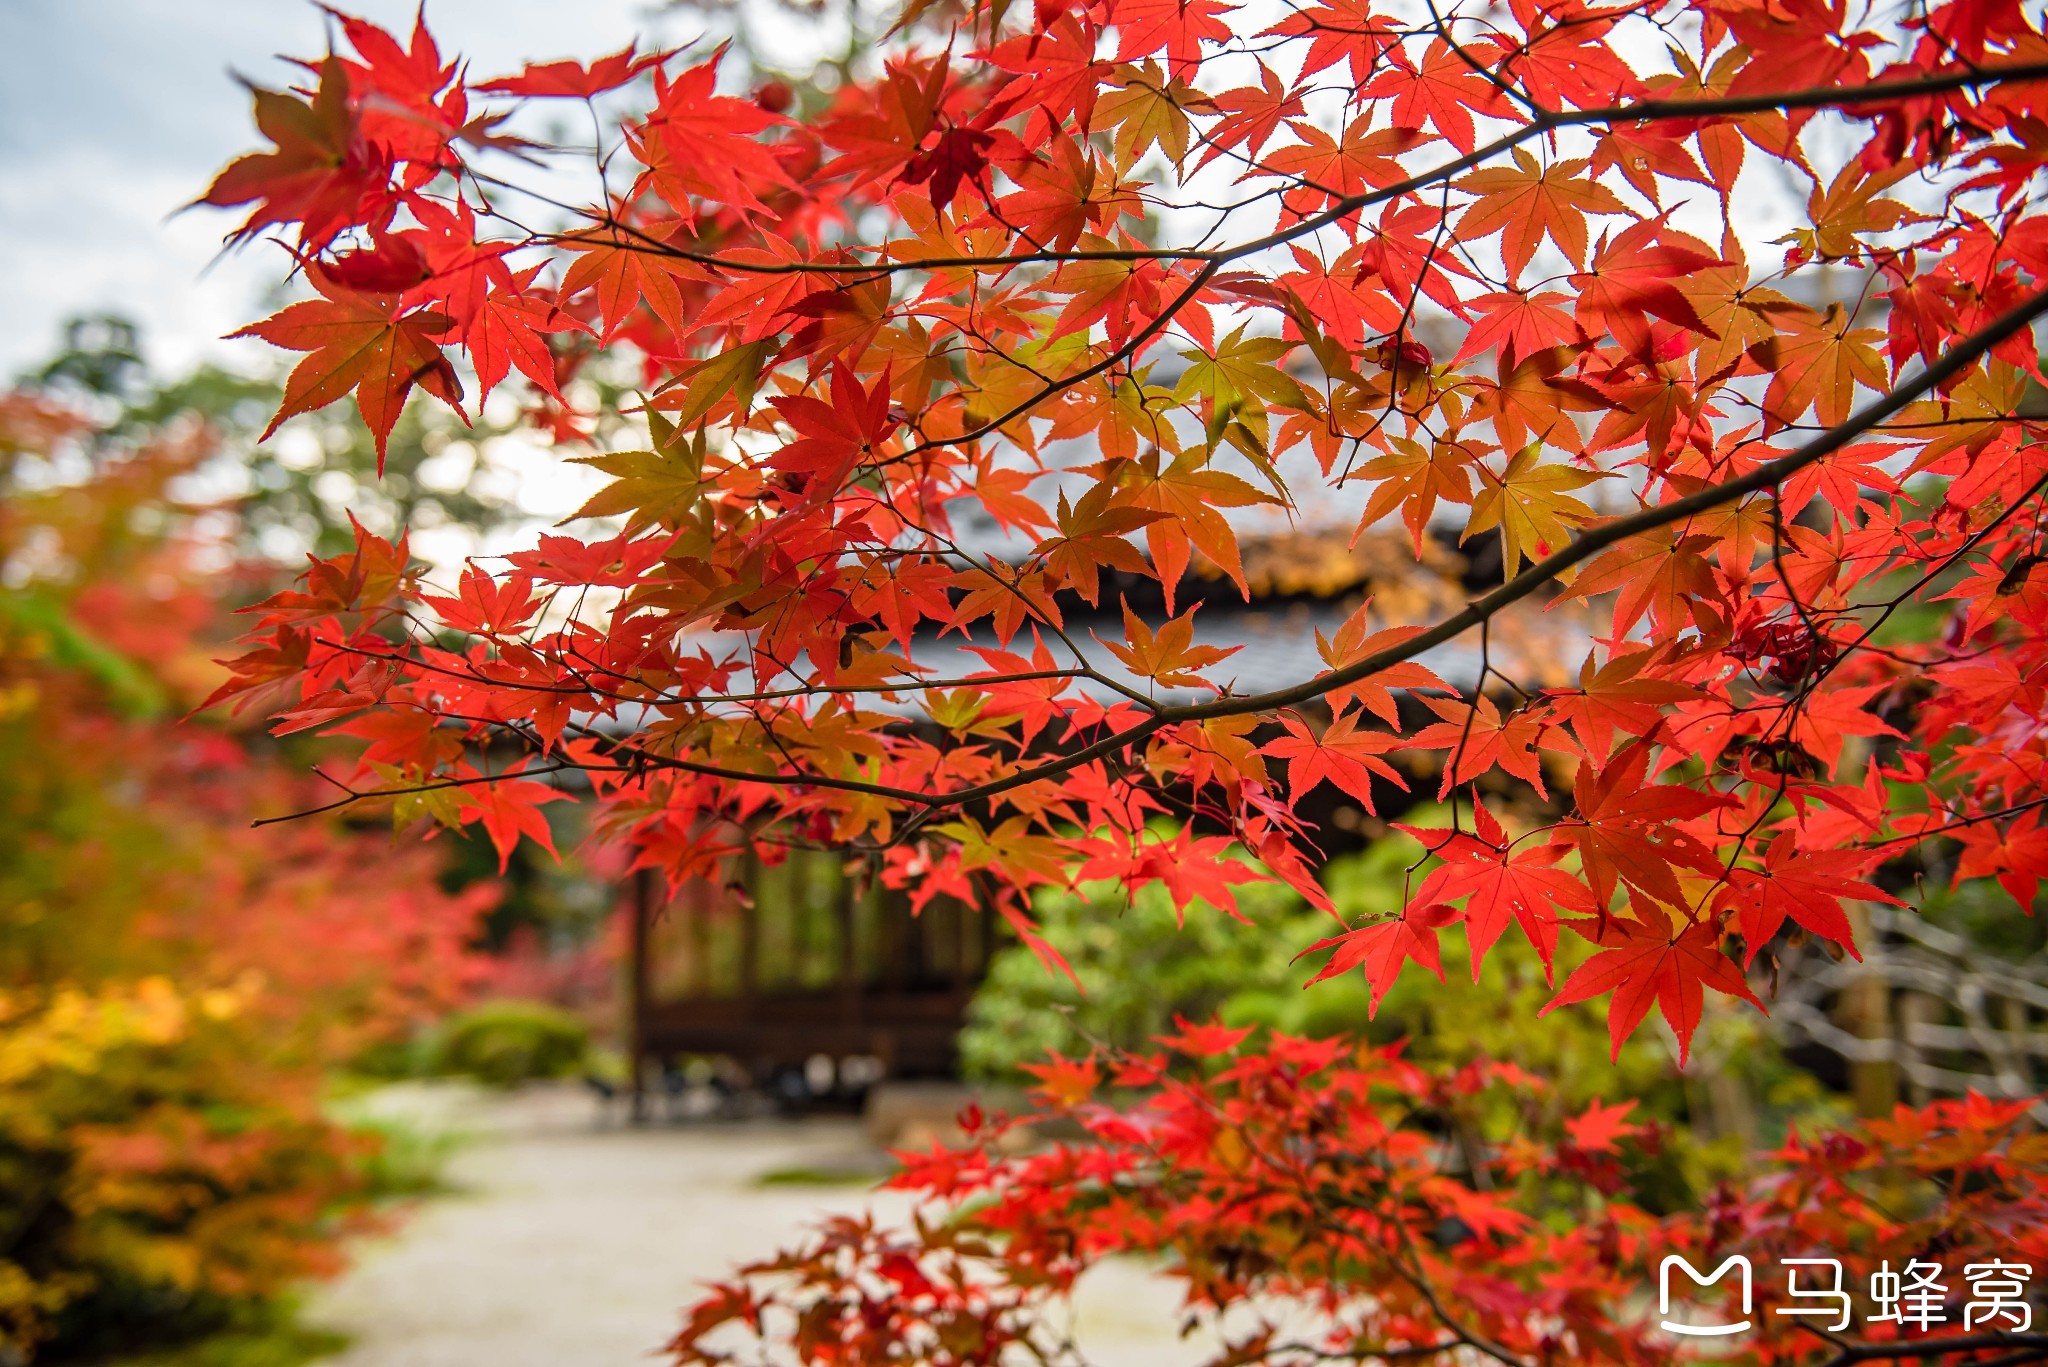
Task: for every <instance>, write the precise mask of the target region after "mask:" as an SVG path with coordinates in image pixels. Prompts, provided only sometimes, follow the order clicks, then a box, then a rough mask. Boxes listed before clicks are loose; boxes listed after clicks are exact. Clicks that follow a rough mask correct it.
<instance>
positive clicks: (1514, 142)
mask: <svg viewBox="0 0 2048 1367" xmlns="http://www.w3.org/2000/svg"><path fill="white" fill-rule="evenodd" d="M2044 79H2048V62H2016V63H2013V64H2011V65H2009V66H2000V67H1971V68H1969V69H1966V70H1959V71H1946V72H1940V73H1938V74H1935V75H1931V76H1919V77H1914V78H1911V79H1908V80H1898V81H1871V82H1868V83H1865V84H1861V85H1855V86H1817V87H1813V88H1810V89H1806V90H1794V91H1780V92H1776V93H1766V94H1759V95H1717V96H1712V97H1709V98H1705V99H1645V100H1634V101H1629V102H1626V103H1622V104H1612V105H1602V106H1599V107H1597V108H1591V109H1539V110H1538V111H1537V113H1536V114H1535V116H1534V117H1532V118H1531V119H1530V120H1529V121H1528V122H1527V123H1525V124H1522V125H1520V126H1519V127H1517V128H1515V129H1514V130H1513V131H1511V132H1508V133H1504V134H1502V135H1501V136H1500V137H1498V138H1495V139H1494V140H1493V141H1492V142H1489V143H1487V144H1485V145H1484V146H1481V147H1478V148H1475V149H1473V150H1472V151H1471V152H1468V153H1465V154H1463V155H1461V156H1458V157H1456V158H1453V159H1452V160H1450V161H1447V162H1445V163H1443V164H1442V165H1440V166H1435V167H1432V168H1430V169H1429V170H1427V171H1419V172H1417V173H1416V174H1414V175H1412V176H1409V177H1406V178H1404V179H1402V180H1399V181H1395V182H1394V183H1393V184H1391V185H1387V186H1383V187H1380V188H1378V189H1374V190H1370V191H1364V192H1361V193H1359V194H1355V195H1349V196H1346V197H1345V198H1343V199H1340V200H1338V201H1337V202H1336V203H1335V204H1332V205H1331V206H1330V207H1328V208H1327V209H1324V210H1322V211H1320V212H1318V213H1316V214H1313V215H1311V216H1310V217H1308V218H1306V219H1304V220H1302V221H1301V222H1300V223H1297V224H1295V225H1293V226H1292V227H1288V228H1280V229H1276V230H1275V231H1273V232H1271V233H1268V234H1266V235H1265V236H1263V237H1258V238H1254V239H1252V240H1251V241H1249V242H1244V243H1240V244H1238V245H1237V246H1235V247H1209V248H1176V247H1131V248H1109V249H1102V248H1090V249H1085V250H1068V251H1052V250H1040V251H1030V252H1010V253H1004V254H1000V255H995V256H931V257H918V258H916V259H914V260H906V261H874V262H857V261H834V262H795V261H761V262H748V261H734V260H731V259H729V258H726V257H722V256H719V255H718V254H717V253H715V252H695V251H691V250H689V249H688V248H686V247H677V246H674V245H672V244H670V243H666V242H662V241H660V240H659V239H658V238H655V237H653V236H652V235H651V234H648V233H645V232H642V231H641V230H639V229H637V228H634V227H633V226H632V225H631V224H628V223H623V222H620V221H618V219H617V218H616V217H615V216H613V215H611V214H609V213H607V214H604V215H590V217H591V219H592V221H593V223H595V224H597V225H598V226H599V227H603V228H609V229H611V230H613V231H623V232H626V233H630V234H632V235H633V236H634V237H635V238H636V239H637V242H636V243H633V244H628V243H617V244H615V245H617V246H619V247H620V248H621V249H622V250H626V251H641V252H645V253H647V254H648V255H652V256H666V257H671V258H673V259H676V260H679V261H689V262H691V263H692V264H695V265H700V266H705V267H708V268H711V269H714V270H720V271H731V272H734V273H736V274H746V275H804V274H823V275H852V276H866V277H870V278H872V277H875V276H878V275H886V274H893V273H895V272H898V271H915V270H962V269H974V268H979V267H990V268H994V267H1009V266H1027V265H1051V264H1058V263H1062V262H1069V261H1206V262H1211V263H1214V264H1217V265H1222V264H1225V263H1228V262H1231V261H1235V260H1238V259H1239V258H1241V257H1245V256H1250V255H1254V254H1256V253H1258V252H1261V251H1264V250H1266V249H1268V248H1270V247H1277V246H1284V245H1285V244H1287V243H1289V242H1292V241H1294V240H1295V239H1296V238H1299V237H1304V236H1306V235H1308V234H1309V233H1313V232H1316V231H1318V230H1320V229H1322V228H1326V227H1328V226H1330V225H1331V224H1333V223H1337V222H1340V221H1342V220H1343V219H1345V218H1348V217H1350V216H1351V215H1352V214H1355V213H1357V212H1358V211H1359V210H1361V209H1369V208H1371V207H1373V206H1374V205H1375V204H1381V203H1385V202H1386V201H1388V200H1390V199H1397V198H1399V197H1400V196H1402V195H1405V194H1409V193H1411V192H1413V191H1415V190H1419V189H1422V188H1424V187H1426V186H1429V185H1432V184H1434V183H1436V182H1437V181H1439V180H1442V179H1444V178H1445V177H1448V176H1454V175H1457V174H1458V173H1459V172H1460V171H1469V170H1471V169H1473V168H1474V167H1477V166H1480V165H1482V164H1484V163H1485V162H1487V161H1490V160H1492V159H1493V158H1494V157H1497V156H1499V155H1500V154H1501V153H1503V152H1508V151H1512V150H1513V149H1515V148H1516V147H1519V146H1521V145H1522V144H1523V143H1525V142H1528V141H1529V140H1530V139H1532V138H1536V137H1540V136H1542V135H1543V134H1545V133H1549V132H1553V131H1555V130H1557V129H1560V128H1573V127H1581V126H1584V125H1587V124H1596V123H1664V122H1671V121H1680V120H1685V119H1707V118H1716V117H1727V116H1734V115H1742V114H1764V113H1770V112H1772V111H1775V110H1787V109H1830V108H1842V109H1853V108H1854V107H1855V106H1857V105H1867V104H1880V103H1883V102H1884V101H1886V100H1896V99H1909V98H1911V97H1913V96H1916V95H1938V94H1943V93H1945V92H1949V91H1955V90H1968V89H1972V88H1974V87H1978V86H1985V85H1995V84H1998V83H1999V82H2002V81H2037V80H2044ZM533 240H534V241H536V242H544V243H554V242H563V243H569V242H575V241H577V240H579V238H578V236H577V234H574V233H554V234H535V235H534V238H533ZM581 240H586V241H587V240H588V239H581Z"/></svg>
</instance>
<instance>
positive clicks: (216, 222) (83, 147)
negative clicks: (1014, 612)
mask: <svg viewBox="0 0 2048 1367" xmlns="http://www.w3.org/2000/svg"><path fill="white" fill-rule="evenodd" d="M344 7H345V8H348V9H350V10H352V11H353V12H355V13H359V14H363V15H365V16H367V17H369V18H372V19H375V20H377V21H378V22H380V23H383V24H386V25H387V26H394V27H396V26H403V25H409V24H410V22H411V18H412V10H413V4H412V0H353V2H352V3H348V4H346V5H345V6H344ZM650 9H651V7H650V6H649V5H648V4H647V0H429V3H428V6H427V18H428V22H429V24H430V25H431V26H432V27H433V29H434V32H435V35H436V37H437V38H439V39H440V40H441V42H442V47H443V50H444V51H448V50H451V49H458V48H459V49H460V50H461V51H462V52H463V53H465V54H467V55H468V57H469V58H470V61H471V70H472V71H473V72H475V73H477V74H478V75H479V76H483V77H488V76H490V75H495V74H499V73H501V72H504V71H510V70H516V69H517V68H518V67H519V66H520V65H521V64H522V63H523V62H524V61H526V60H527V59H528V58H531V57H579V58H587V57H591V56H595V55H597V54H599V53H604V52H610V51H614V50H616V49H618V48H620V47H622V46H624V45H625V43H626V42H627V41H628V40H630V39H631V38H633V37H634V36H635V35H636V34H649V35H653V34H655V33H660V34H661V35H662V36H665V37H669V38H671V39H674V38H678V37H687V36H692V27H691V26H686V24H685V23H683V22H681V21H678V20H677V19H675V18H673V17H671V18H668V19H666V20H663V19H661V18H658V17H655V16H652V15H651V14H650ZM325 23H326V21H325V18H324V16H323V15H322V14H321V13H320V11H319V10H318V9H317V8H315V6H314V5H312V4H311V3H308V2H307V0H0V249H4V253H5V255H4V258H0V259H4V260H5V263H6V265H5V269H4V270H0V318H4V319H5V321H6V326H5V328H4V329H0V382H4V380H5V379H6V378H7V377H9V376H11V375H13V374H14V373H15V372H16V371H18V370H19V369H21V368H22V367H23V366H24V365H26V364H27V363H28V362H30V361H33V360H35V359H37V358H40V357H42V356H44V355H46V354H48V352H49V350H50V349H51V347H52V345H53V344H54V343H55V341H56V337H57V331H58V328H59V325H60V323H61V321H62V320H63V319H64V318H65V317H66V316H67V315H70V314H74V313H79V312H83V311H91V310H101V309H115V310H118V311H120V312H123V313H127V314H129V315H131V316H133V317H135V318H136V319H138V320H139V321H140V322H141V323H142V324H143V326H144V328H145V332H146V337H147V341H148V344H149V349H150V352H151V355H152V359H153V360H154V361H156V362H157V363H158V364H159V365H160V366H161V367H162V368H163V369H165V370H166V371H171V372H175V371H177V370H180V369H182V368H184V367H186V366H188V365H190V364H191V363H192V362H193V361H194V360H196V359H198V358H199V357H200V356H201V355H202V354H211V355H213V356H214V357H216V358H220V359H225V360H227V361H229V362H230V363H232V362H233V361H234V359H235V358H236V356H237V355H241V356H244V357H246V358H247V359H248V361H249V362H251V363H254V362H255V360H256V358H257V357H258V355H259V354H260V352H261V351H262V343H260V342H253V341H241V342H222V341H220V340H218V339H219V338H220V337H221V335H222V334H224V333H227V332H231V331H233V330H234V329H235V328H236V327H239V326H241V325H242V324H244V323H246V322H248V321H250V319H251V318H252V317H254V316H255V314H254V313H253V310H254V309H255V308H256V307H257V304H258V302H259V299H260V293H259V292H260V290H261V289H262V287H263V284H264V283H265V282H267V281H269V280H273V279H275V278H276V276H277V275H278V274H279V271H280V266H281V264H282V263H281V262H280V261H279V260H277V259H275V256H274V254H275V253H276V250H277V249H276V248H274V247H265V246H262V245H256V246H252V247H250V248H248V249H246V250H245V251H244V252H242V253H240V254H238V255H237V256H234V257H230V258H228V259H226V260H222V261H219V262H217V263H216V262H215V260H214V258H215V256H216V255H217V253H218V251H219V248H220V240H221V236H222V235H223V234H224V233H225V232H227V231H228V230H229V229H230V228H231V227H233V226H234V224H235V223H236V222H238V221H239V219H238V218H237V217H235V216H233V215H230V214H227V213H223V212H220V211H217V210H210V209H195V210H193V211H191V212H189V213H185V214H182V215H178V216H177V217H176V218H172V217H171V215H172V214H173V213H175V211H176V210H177V209H178V207H179V206H180V205H182V204H185V203H188V202H189V201H191V200H193V199H196V198H197V197H198V196H199V195H200V194H202V193H204V191H205V189H206V186H207V183H208V182H209V181H210V180H211V179H212V177H213V175H214V174H215V173H216V172H217V171H218V170H219V169H220V168H221V167H222V166H223V165H225V164H226V163H227V162H228V161H230V160H231V159H233V158H234V157H236V156H238V155H240V154H241V153H243V152H247V151H254V150H256V149H257V148H259V147H261V146H264V145H265V144H264V143H263V141H262V139H261V138H260V137H259V136H258V135H257V134H256V132H255V128H254V126H253V124H252V122H251V120H250V112H249V98H248V93H247V91H245V90H244V89H243V88H242V87H241V86H240V85H239V84H238V83H237V82H236V80H235V75H236V74H240V75H243V76H246V77H248V78H250V79H251V80H254V81H256V82H258V83H259V84H267V85H273V86H275V85H280V84H283V83H285V82H287V81H288V80H289V79H290V78H291V76H292V70H293V69H292V68H291V67H289V66H287V65H286V64H285V63H284V62H283V61H281V60H279V57H278V54H280V53H288V54H290V55H293V56H317V55H319V54H320V53H321V52H323V51H324V50H325V47H326V38H325ZM209 267H210V269H209ZM245 349H246V350H245Z"/></svg>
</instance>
